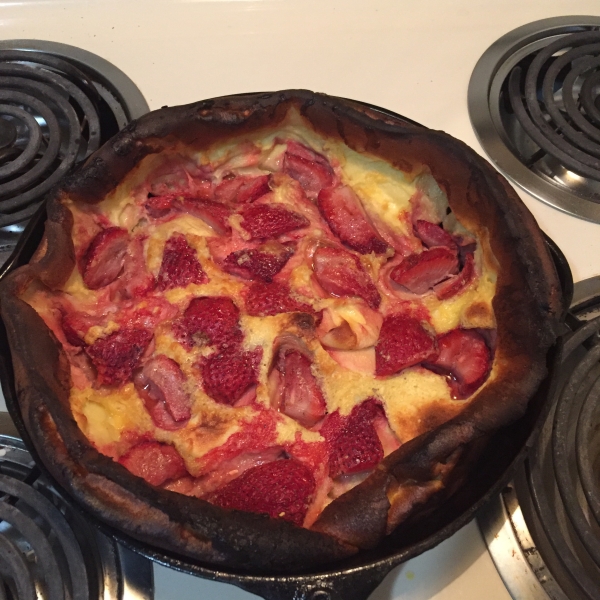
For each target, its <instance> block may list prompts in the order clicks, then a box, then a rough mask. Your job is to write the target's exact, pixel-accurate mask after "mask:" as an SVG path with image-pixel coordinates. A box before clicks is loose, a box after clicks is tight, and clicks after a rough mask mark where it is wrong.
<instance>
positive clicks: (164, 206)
mask: <svg viewBox="0 0 600 600" xmlns="http://www.w3.org/2000/svg"><path fill="white" fill-rule="evenodd" d="M175 199H176V196H149V197H148V200H146V202H144V208H145V209H146V212H147V213H148V216H149V217H152V218H153V219H162V218H163V217H166V216H167V215H168V214H169V213H170V212H172V211H173V210H175Z"/></svg>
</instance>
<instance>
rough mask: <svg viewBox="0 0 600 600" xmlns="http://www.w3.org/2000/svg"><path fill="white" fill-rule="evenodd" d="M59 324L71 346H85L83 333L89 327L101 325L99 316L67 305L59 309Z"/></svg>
mask: <svg viewBox="0 0 600 600" xmlns="http://www.w3.org/2000/svg"><path fill="white" fill-rule="evenodd" d="M60 325H61V328H62V330H63V333H64V334H65V339H66V340H67V342H68V343H69V344H71V346H80V347H83V346H86V345H87V344H86V343H85V341H84V337H85V334H86V333H87V332H88V331H89V329H90V327H94V326H98V325H102V318H101V317H94V316H92V315H89V314H87V313H84V312H78V311H76V310H74V309H73V307H72V306H70V305H67V306H65V307H63V308H62V309H61V319H60Z"/></svg>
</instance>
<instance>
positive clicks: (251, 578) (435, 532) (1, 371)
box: [0, 103, 573, 600]
mask: <svg viewBox="0 0 600 600" xmlns="http://www.w3.org/2000/svg"><path fill="white" fill-rule="evenodd" d="M357 104H361V105H362V106H364V107H366V108H368V109H370V110H372V111H374V112H376V113H379V114H380V115H382V117H384V118H387V119H391V120H395V121H400V122H404V123H407V122H408V123H411V124H413V125H415V124H416V123H414V121H411V120H410V119H406V118H405V117H402V116H400V115H397V114H396V113H392V112H390V111H387V110H385V109H382V108H379V107H376V106H373V105H369V104H364V103H357ZM44 222H45V210H44V207H42V208H41V209H40V210H39V211H38V213H36V215H35V216H34V217H33V218H32V220H31V221H30V223H29V225H28V227H27V228H26V230H25V232H24V233H23V236H22V237H21V239H20V240H19V243H18V244H17V247H16V248H15V251H14V253H13V255H12V256H11V257H10V259H9V260H8V261H7V263H5V265H4V266H3V267H2V268H1V269H0V279H2V278H3V277H4V276H6V275H7V274H8V273H9V272H11V271H12V270H14V269H15V268H17V267H19V266H21V265H23V264H26V263H27V262H28V261H29V260H30V258H31V256H32V255H33V253H34V252H35V249H36V248H37V246H38V244H39V242H40V240H41V238H42V235H43V230H44ZM546 243H547V246H548V249H549V251H550V253H551V256H552V258H553V260H554V263H555V266H556V269H557V272H558V274H559V278H560V282H561V286H562V292H563V294H562V301H563V320H564V317H565V316H566V310H567V308H568V306H569V304H570V300H571V297H572V293H573V281H572V277H571V272H570V269H569V266H568V263H567V261H566V259H565V257H564V255H563V254H562V253H561V251H560V250H559V249H558V247H557V246H556V245H555V244H554V243H553V242H552V241H551V240H550V239H549V238H546ZM10 356H11V355H10V349H9V346H8V340H7V336H6V331H5V329H4V326H3V324H1V323H0V376H1V378H2V389H3V392H4V396H5V399H6V404H7V408H8V410H9V412H10V414H11V417H12V418H13V420H14V422H15V424H16V426H17V428H18V430H19V432H20V434H21V436H22V438H23V440H24V441H25V443H26V445H27V447H28V449H29V451H30V452H31V454H32V456H33V457H34V458H35V459H36V462H37V463H38V464H39V465H40V467H41V469H42V470H43V471H44V472H45V469H44V467H43V465H42V463H41V461H40V460H39V458H38V456H37V454H36V452H35V448H34V446H33V444H32V443H31V440H30V439H29V436H28V434H27V432H26V430H25V426H24V423H23V420H22V417H21V414H20V411H19V406H18V403H17V397H16V391H15V386H14V377H13V372H12V361H11V359H10ZM560 362H561V342H560V339H559V340H558V342H557V343H556V345H555V346H554V347H553V348H551V350H550V351H549V352H548V356H547V367H548V376H547V377H546V379H545V380H544V381H543V382H542V384H541V386H540V388H539V389H538V391H537V392H536V394H535V395H534V396H533V398H532V399H531V400H530V402H529V404H528V408H527V411H526V413H525V414H524V416H523V417H522V418H521V419H519V420H518V421H517V422H515V423H512V424H511V425H509V426H507V427H504V428H501V429H499V430H497V431H496V432H495V433H494V434H493V435H491V436H489V437H487V438H486V439H483V440H481V439H479V440H477V441H475V442H473V443H472V444H471V445H470V448H469V454H470V455H471V457H472V458H471V460H470V461H468V469H469V476H468V479H467V484H465V485H462V486H461V487H460V488H459V489H457V490H456V491H455V492H454V494H452V495H451V496H450V497H449V498H448V500H447V501H446V502H445V503H444V504H443V510H442V509H437V510H435V509H434V510H432V511H431V512H430V514H429V515H427V518H426V519H423V518H422V516H421V518H420V519H419V520H418V521H415V522H411V521H407V522H405V523H404V524H402V525H401V526H400V527H399V528H397V530H396V531H395V532H393V533H392V534H391V535H390V536H388V537H387V538H386V539H385V540H384V541H383V542H382V543H381V544H380V545H379V546H377V548H375V549H373V550H369V551H363V552H360V553H359V554H358V555H356V556H354V557H352V558H350V559H347V560H344V561H340V562H339V563H336V564H335V565H334V566H333V567H330V568H327V569H324V570H322V571H321V570H319V571H312V572H307V573H302V574H294V575H285V574H280V573H278V574H276V575H274V574H271V573H268V572H256V573H249V572H239V571H235V570H227V569H223V568H222V567H218V568H217V567H214V566H210V565H207V564H202V563H199V562H194V561H192V560H191V559H188V558H182V557H180V556H178V555H176V554H174V553H170V552H167V551H165V550H162V549H158V548H156V547H153V546H152V545H150V544H147V543H143V542H139V541H137V540H134V539H132V538H130V537H129V536H127V535H126V534H124V533H122V532H120V531H118V530H116V529H114V528H111V527H108V526H107V525H105V524H103V523H101V522H99V521H97V520H96V519H94V518H92V517H89V516H88V518H90V519H91V520H92V521H93V522H94V524H95V525H96V526H98V527H99V528H100V529H101V530H102V531H103V532H104V533H105V534H107V535H109V536H111V537H113V538H114V539H116V540H117V541H119V542H121V543H123V544H124V545H125V546H127V547H129V548H130V549H132V550H134V551H136V552H139V553H140V554H142V555H145V556H147V557H148V558H150V559H152V560H155V561H157V562H159V563H161V564H163V565H165V566H168V567H172V568H175V569H177V570H180V571H183V572H186V573H190V574H192V575H197V576H200V577H203V578H207V579H212V580H216V581H221V582H224V583H231V584H233V585H236V586H238V587H241V588H243V589H245V590H247V591H249V592H251V593H254V594H257V595H259V596H262V597H263V598H265V599H266V600H280V599H284V598H293V599H297V600H342V599H343V600H365V599H366V598H368V596H369V595H370V594H371V592H372V591H373V590H374V589H375V588H376V587H377V586H378V585H379V584H380V583H381V581H382V580H383V579H384V577H385V576H386V575H387V574H388V573H389V571H391V569H393V568H394V567H395V566H397V565H398V564H400V563H402V562H404V561H406V560H409V559H410V558H413V557H415V556H417V555H419V554H421V553H422V552H424V551H426V550H429V549H430V548H433V547H434V546H436V545H437V544H439V543H440V542H442V541H443V540H445V539H446V538H448V537H450V536H451V535H452V534H453V533H455V532H456V531H457V530H458V529H460V528H461V527H463V526H464V525H465V524H466V523H468V522H469V521H470V520H471V519H472V518H473V517H474V516H475V514H476V513H477V511H478V510H479V508H481V506H483V505H484V504H485V503H486V502H487V500H489V499H490V498H492V497H494V496H496V495H497V494H498V493H499V492H500V490H501V489H502V488H503V487H504V486H505V485H506V483H508V481H509V480H510V479H511V477H512V475H513V473H514V471H515V470H516V468H517V467H518V465H519V464H520V463H521V461H522V460H523V459H524V457H525V455H526V453H527V451H528V449H529V448H530V447H531V446H532V445H533V443H534V442H535V439H536V437H537V434H538V431H539V429H540V425H541V423H543V421H544V416H545V414H546V412H547V409H548V408H549V405H550V402H548V400H549V399H550V398H552V397H553V395H554V392H555V388H556V385H557V379H558V377H557V376H558V366H559V365H560ZM45 474H46V475H47V476H48V477H49V479H50V481H54V480H53V478H52V477H51V476H50V475H49V474H48V473H46V472H45ZM55 486H56V487H57V488H58V489H60V486H59V485H58V484H56V483H55ZM61 491H63V492H64V490H61ZM64 495H66V496H68V495H67V494H66V492H64Z"/></svg>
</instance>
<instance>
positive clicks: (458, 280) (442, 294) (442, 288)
mask: <svg viewBox="0 0 600 600" xmlns="http://www.w3.org/2000/svg"><path fill="white" fill-rule="evenodd" d="M474 279H475V258H474V257H473V254H467V256H466V258H465V264H464V265H463V268H462V270H461V272H460V273H459V274H458V275H455V276H454V277H451V278H450V279H448V280H447V281H443V282H442V283H439V284H438V285H436V286H435V287H434V288H433V291H434V292H435V295H436V296H437V297H438V298H439V299H440V300H447V299H448V298H452V296H456V295H457V294H460V293H461V292H462V291H463V290H464V289H465V288H467V286H468V285H469V284H470V283H471V282H472V281H473V280H474Z"/></svg>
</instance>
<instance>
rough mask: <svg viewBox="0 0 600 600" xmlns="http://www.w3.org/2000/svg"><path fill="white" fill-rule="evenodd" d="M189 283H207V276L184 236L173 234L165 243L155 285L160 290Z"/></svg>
mask: <svg viewBox="0 0 600 600" xmlns="http://www.w3.org/2000/svg"><path fill="white" fill-rule="evenodd" d="M190 283H197V284H201V283H208V276H207V275H206V273H205V272H204V271H203V270H202V266H201V265H200V263H199V262H198V258H197V256H196V251H195V250H194V249H193V248H192V247H191V246H190V245H189V244H188V243H187V240H186V239H185V236H184V235H182V234H180V233H175V234H173V235H172V236H171V237H170V238H169V239H168V240H167V243H166V244H165V250H164V253H163V258H162V263H161V265H160V271H159V272H158V278H157V285H156V287H157V288H158V289H159V290H160V291H164V290H170V289H172V288H175V287H186V286H187V285H189V284H190Z"/></svg>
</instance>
